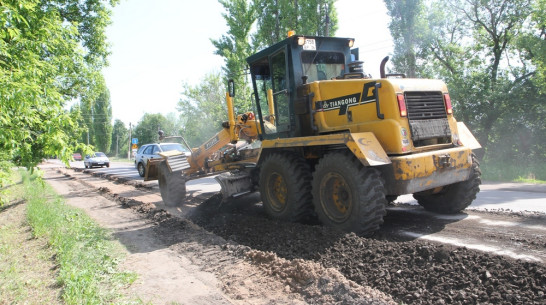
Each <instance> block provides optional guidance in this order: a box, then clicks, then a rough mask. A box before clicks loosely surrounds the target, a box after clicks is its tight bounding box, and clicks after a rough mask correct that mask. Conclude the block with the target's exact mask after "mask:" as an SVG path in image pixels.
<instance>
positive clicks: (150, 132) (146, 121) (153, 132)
mask: <svg viewBox="0 0 546 305" xmlns="http://www.w3.org/2000/svg"><path fill="white" fill-rule="evenodd" d="M167 125H168V121H167V119H166V118H165V117H164V116H163V115H162V114H160V113H154V114H150V113H146V114H144V116H142V119H140V121H139V122H138V124H137V125H136V127H135V129H134V130H133V134H132V137H133V138H137V139H138V142H139V143H140V144H147V143H157V142H159V135H158V133H157V132H158V131H159V130H160V129H162V128H163V126H167ZM164 131H165V132H166V134H167V135H168V134H169V133H170V132H171V131H169V130H164Z"/></svg>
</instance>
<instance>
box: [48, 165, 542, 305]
mask: <svg viewBox="0 0 546 305" xmlns="http://www.w3.org/2000/svg"><path fill="white" fill-rule="evenodd" d="M53 167H55V166H53ZM44 169H45V171H46V176H45V178H46V180H47V181H48V182H49V183H50V184H51V185H53V186H54V187H55V189H56V190H57V191H58V192H60V193H61V194H63V195H64V196H66V197H67V198H68V202H69V204H72V205H75V206H78V207H81V208H82V209H84V210H85V211H86V212H87V213H89V214H90V215H91V216H92V217H94V218H95V219H96V220H97V221H98V222H99V223H101V224H102V225H103V226H105V227H108V228H110V229H112V230H113V232H114V234H115V236H116V238H118V239H119V240H120V241H121V242H122V243H123V244H124V245H125V246H126V248H127V251H128V259H127V261H126V262H125V264H124V266H125V268H127V269H129V270H133V271H135V272H137V273H138V274H139V280H138V282H137V283H136V284H135V285H133V286H132V287H130V288H129V291H128V293H131V294H134V295H136V296H138V297H140V298H141V299H142V300H144V301H145V302H147V301H150V302H152V303H154V304H164V303H170V302H178V303H180V304H336V303H337V304H400V303H402V302H403V303H404V304H546V238H545V232H546V217H545V216H544V215H543V214H540V213H524V212H517V213H513V212H512V213H504V212H495V213H490V212H485V211H473V210H470V211H466V212H465V213H461V214H458V215H454V216H452V217H445V216H441V215H437V214H432V213H427V212H424V211H423V210H422V209H421V208H419V207H417V206H413V205H407V204H404V203H402V204H397V205H394V206H392V207H390V208H389V209H388V214H387V216H386V218H385V224H384V225H383V226H382V228H381V230H380V231H379V232H378V233H377V234H376V235H375V236H374V237H372V238H363V237H359V236H356V235H354V234H346V233H343V232H336V231H332V230H331V229H328V228H324V227H322V226H320V225H317V224H314V223H310V224H297V223H277V222H275V221H272V220H270V219H268V218H267V216H266V215H265V213H264V212H263V209H262V207H261V204H260V202H259V196H258V195H256V194H253V195H250V196H247V197H244V198H241V199H239V200H238V201H237V202H234V203H232V204H229V205H220V203H219V198H218V195H216V194H215V193H210V192H209V193H203V192H200V191H199V189H198V188H193V189H192V188H190V187H188V190H189V192H188V196H187V198H186V202H185V204H184V206H183V207H182V208H168V207H165V206H163V203H162V201H161V197H160V196H159V194H158V192H157V189H156V188H154V187H153V186H152V185H147V184H146V183H142V182H138V181H132V180H131V181H126V180H124V179H118V180H117V181H112V180H108V179H105V178H104V177H100V175H98V176H93V175H90V171H75V170H72V169H64V168H47V166H45V167H44Z"/></svg>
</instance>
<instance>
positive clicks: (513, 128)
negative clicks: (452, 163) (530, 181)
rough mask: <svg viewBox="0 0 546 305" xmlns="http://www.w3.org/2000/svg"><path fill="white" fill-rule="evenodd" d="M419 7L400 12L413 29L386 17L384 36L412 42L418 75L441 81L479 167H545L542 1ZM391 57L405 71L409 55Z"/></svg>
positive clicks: (455, 1) (454, 1)
mask: <svg viewBox="0 0 546 305" xmlns="http://www.w3.org/2000/svg"><path fill="white" fill-rule="evenodd" d="M385 2H386V3H391V6H392V5H401V4H402V3H406V2H404V1H387V0H386V1H385ZM407 3H409V1H408V2H407ZM423 3H426V4H427V6H426V7H425V8H424V9H421V10H416V11H412V10H406V11H404V12H403V13H404V14H414V16H408V17H407V18H408V19H412V20H416V22H415V24H417V25H419V26H416V27H412V28H404V27H402V26H399V27H393V26H392V24H393V23H395V20H393V22H392V23H391V32H392V34H393V37H395V38H396V37H404V35H406V34H405V32H407V31H410V30H411V31H414V33H411V34H410V36H413V37H419V39H418V43H415V44H414V45H413V49H414V50H415V52H414V54H415V56H416V60H415V62H416V64H417V65H416V71H417V72H418V73H417V74H418V75H420V76H426V77H432V78H441V79H443V80H445V81H446V83H447V85H448V87H449V90H450V94H451V97H452V101H453V103H454V106H455V115H456V117H457V119H458V120H459V121H464V122H465V123H466V124H467V125H468V126H469V127H470V129H471V130H472V131H473V133H474V134H475V135H476V136H477V137H478V140H479V141H480V143H481V144H482V146H484V147H485V152H486V154H485V156H484V161H485V162H484V164H488V165H492V164H495V163H499V164H504V163H507V162H508V163H514V162H515V161H516V160H517V161H518V162H521V163H522V164H535V163H537V162H539V163H540V162H544V160H546V154H545V150H544V148H545V147H544V143H545V141H546V129H545V125H544V121H545V120H546V116H545V114H546V105H545V104H544V100H545V96H544V79H543V78H542V75H543V73H542V72H541V71H543V69H544V56H545V55H544V54H546V53H545V52H544V50H546V47H545V39H544V38H545V31H544V29H545V27H544V17H543V16H544V0H514V1H503V0H468V1H463V0H451V1H449V2H448V3H446V2H445V1H428V2H423ZM541 10H542V11H541ZM423 12H426V13H423ZM399 25H401V23H399ZM398 43H399V42H397V44H398ZM397 47H398V46H397ZM405 47H407V46H403V47H400V48H405ZM396 54H397V53H396V50H395V58H396ZM398 56H399V57H398V58H401V60H399V61H396V60H395V66H396V68H397V69H402V70H404V69H406V71H407V70H408V69H407V67H406V66H407V64H404V63H408V62H412V59H411V56H412V55H404V54H402V53H398ZM541 69H542V70H541ZM485 166H487V165H485ZM510 179H513V178H510Z"/></svg>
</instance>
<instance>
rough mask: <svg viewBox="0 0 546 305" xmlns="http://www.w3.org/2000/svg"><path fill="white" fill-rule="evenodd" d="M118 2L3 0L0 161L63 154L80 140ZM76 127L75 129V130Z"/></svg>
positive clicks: (30, 162) (25, 162) (27, 161)
mask: <svg viewBox="0 0 546 305" xmlns="http://www.w3.org/2000/svg"><path fill="white" fill-rule="evenodd" d="M115 3H116V1H113V0H112V1H109V2H105V1H99V0H49V1H46V0H0V7H1V8H2V10H1V12H0V24H1V26H0V108H1V109H0V151H2V152H3V153H2V154H0V159H1V160H0V161H6V160H12V161H14V162H15V163H16V164H17V165H22V166H26V167H29V168H31V167H33V166H35V165H36V164H37V163H38V162H40V161H41V160H42V159H43V158H45V157H47V156H59V157H60V158H61V159H63V160H64V161H68V160H69V159H70V158H71V157H72V152H73V151H74V150H75V149H83V148H82V147H81V146H80V144H79V142H78V138H77V137H78V136H77V135H78V134H79V132H77V131H78V130H79V128H80V127H79V126H77V125H76V120H77V115H76V113H77V112H74V113H71V112H69V111H66V110H65V109H64V106H65V104H66V102H67V101H71V100H74V99H78V98H80V97H82V96H83V95H84V94H85V93H86V91H87V90H88V89H89V87H90V86H89V84H90V83H92V82H94V81H95V80H96V79H97V71H98V70H99V69H100V68H101V67H102V66H103V65H104V64H105V62H106V56H107V54H108V52H107V44H106V42H105V35H104V29H105V27H106V26H107V24H108V23H109V8H110V6H111V5H114V4H115ZM74 131H76V132H74Z"/></svg>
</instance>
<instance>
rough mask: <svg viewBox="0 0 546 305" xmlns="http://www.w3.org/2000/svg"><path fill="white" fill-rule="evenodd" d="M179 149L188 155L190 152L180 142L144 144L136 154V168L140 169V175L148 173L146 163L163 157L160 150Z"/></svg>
mask: <svg viewBox="0 0 546 305" xmlns="http://www.w3.org/2000/svg"><path fill="white" fill-rule="evenodd" d="M169 150H178V151H181V152H184V153H186V156H187V155H189V154H190V153H189V152H188V150H187V149H186V148H184V147H183V146H182V145H181V144H179V143H153V144H146V145H142V146H141V147H140V148H139V149H138V151H137V153H136V155H135V168H136V169H137V170H138V174H139V175H140V177H144V175H146V164H147V163H148V160H150V159H157V158H161V156H160V155H159V153H160V152H163V151H169Z"/></svg>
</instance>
